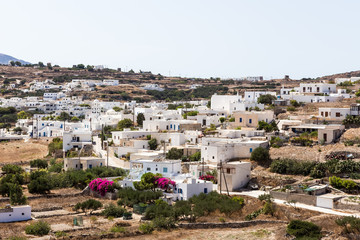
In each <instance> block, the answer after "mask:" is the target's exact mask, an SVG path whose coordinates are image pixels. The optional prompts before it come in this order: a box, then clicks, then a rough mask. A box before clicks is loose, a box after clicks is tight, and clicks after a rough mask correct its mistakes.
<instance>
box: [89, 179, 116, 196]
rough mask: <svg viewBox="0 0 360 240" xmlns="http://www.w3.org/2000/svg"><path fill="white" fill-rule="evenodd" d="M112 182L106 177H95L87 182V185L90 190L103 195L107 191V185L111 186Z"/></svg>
mask: <svg viewBox="0 0 360 240" xmlns="http://www.w3.org/2000/svg"><path fill="white" fill-rule="evenodd" d="M113 183H114V182H113V181H109V180H107V179H101V178H96V179H94V180H92V181H91V182H90V183H89V187H90V189H91V190H92V191H94V192H97V193H99V194H100V195H101V196H105V194H106V193H107V192H108V187H109V186H112V184H113Z"/></svg>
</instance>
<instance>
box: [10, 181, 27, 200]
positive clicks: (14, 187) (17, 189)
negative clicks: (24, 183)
mask: <svg viewBox="0 0 360 240" xmlns="http://www.w3.org/2000/svg"><path fill="white" fill-rule="evenodd" d="M26 202H27V199H26V197H25V196H24V194H23V190H22V187H21V186H20V185H19V184H16V183H15V184H11V185H10V203H11V205H25V204H26Z"/></svg>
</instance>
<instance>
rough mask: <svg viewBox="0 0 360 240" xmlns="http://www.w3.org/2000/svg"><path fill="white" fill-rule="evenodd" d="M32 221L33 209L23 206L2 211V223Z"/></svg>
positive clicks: (0, 221)
mask: <svg viewBox="0 0 360 240" xmlns="http://www.w3.org/2000/svg"><path fill="white" fill-rule="evenodd" d="M30 219H31V207H30V206H29V205H23V206H10V205H8V206H6V207H5V208H2V209H0V223H7V222H19V221H27V220H30Z"/></svg>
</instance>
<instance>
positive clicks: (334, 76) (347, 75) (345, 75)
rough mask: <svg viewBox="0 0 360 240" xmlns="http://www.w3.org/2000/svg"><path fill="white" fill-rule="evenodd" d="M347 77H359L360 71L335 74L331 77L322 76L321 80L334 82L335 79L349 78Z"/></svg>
mask: <svg viewBox="0 0 360 240" xmlns="http://www.w3.org/2000/svg"><path fill="white" fill-rule="evenodd" d="M349 77H360V71H351V72H345V73H337V74H333V75H328V76H323V77H321V78H320V79H322V80H334V79H335V78H349Z"/></svg>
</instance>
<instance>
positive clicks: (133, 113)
mask: <svg viewBox="0 0 360 240" xmlns="http://www.w3.org/2000/svg"><path fill="white" fill-rule="evenodd" d="M133 126H134V127H135V105H134V106H133Z"/></svg>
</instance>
